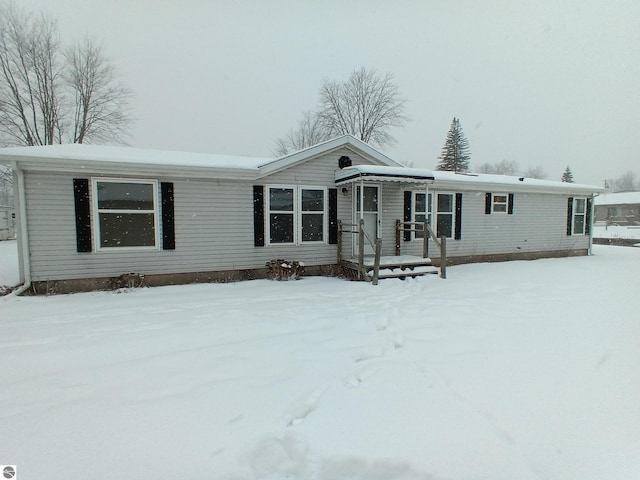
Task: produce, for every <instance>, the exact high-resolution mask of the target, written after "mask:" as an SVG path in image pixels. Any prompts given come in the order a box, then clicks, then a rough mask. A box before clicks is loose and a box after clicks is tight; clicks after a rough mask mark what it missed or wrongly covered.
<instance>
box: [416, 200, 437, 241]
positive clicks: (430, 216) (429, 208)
mask: <svg viewBox="0 0 640 480" xmlns="http://www.w3.org/2000/svg"><path fill="white" fill-rule="evenodd" d="M435 193H437V192H435ZM418 195H426V198H425V206H426V208H427V211H426V212H418V209H417V205H418V201H417V198H416V197H417V196H418ZM429 197H431V199H429ZM433 198H434V192H431V191H429V192H425V191H424V190H422V191H421V190H413V191H412V192H411V201H412V205H413V209H412V212H411V221H412V222H413V223H414V225H413V228H412V230H413V232H412V239H413V240H422V239H423V238H422V237H418V232H417V229H418V228H417V227H418V225H417V223H418V220H417V219H416V216H417V215H425V216H426V217H427V223H428V224H429V226H430V227H431V228H433V216H434V215H433Z"/></svg>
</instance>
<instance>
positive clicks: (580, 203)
mask: <svg viewBox="0 0 640 480" xmlns="http://www.w3.org/2000/svg"><path fill="white" fill-rule="evenodd" d="M586 203H587V202H586V201H585V199H584V198H578V199H576V207H575V209H574V210H575V212H576V213H584V212H585V204H586Z"/></svg>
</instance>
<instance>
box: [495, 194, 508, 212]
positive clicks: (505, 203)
mask: <svg viewBox="0 0 640 480" xmlns="http://www.w3.org/2000/svg"><path fill="white" fill-rule="evenodd" d="M496 197H504V202H496ZM496 205H499V206H503V205H504V211H502V210H496ZM491 213H497V214H499V215H508V213H509V194H508V193H491Z"/></svg>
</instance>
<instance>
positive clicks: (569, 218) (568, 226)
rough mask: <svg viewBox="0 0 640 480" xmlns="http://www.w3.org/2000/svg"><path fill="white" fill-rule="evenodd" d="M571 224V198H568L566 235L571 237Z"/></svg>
mask: <svg viewBox="0 0 640 480" xmlns="http://www.w3.org/2000/svg"><path fill="white" fill-rule="evenodd" d="M572 222H573V197H569V199H568V201H567V235H571V233H572V232H573V230H572V228H571V227H572V225H571V224H572Z"/></svg>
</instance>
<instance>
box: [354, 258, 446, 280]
mask: <svg viewBox="0 0 640 480" xmlns="http://www.w3.org/2000/svg"><path fill="white" fill-rule="evenodd" d="M343 265H344V266H345V267H347V268H349V269H351V270H354V271H355V272H358V261H357V260H353V259H352V260H348V261H343ZM363 268H364V271H365V274H366V278H365V280H367V281H372V279H373V268H374V258H373V257H365V259H364V265H363ZM437 273H439V271H438V269H437V268H436V267H434V266H433V265H432V263H431V259H430V258H422V257H415V256H412V255H399V256H382V257H380V270H379V272H378V278H379V279H383V278H400V279H405V278H415V277H421V276H424V275H430V274H437Z"/></svg>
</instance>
